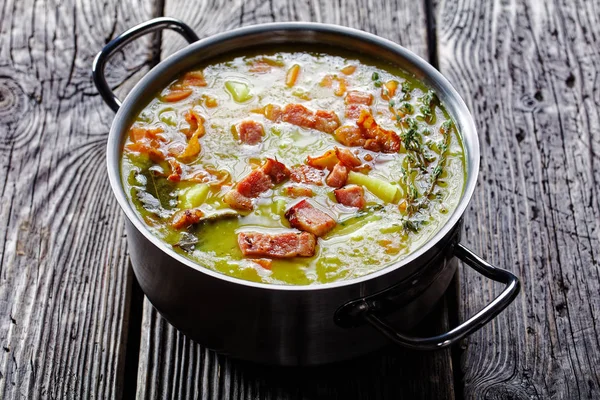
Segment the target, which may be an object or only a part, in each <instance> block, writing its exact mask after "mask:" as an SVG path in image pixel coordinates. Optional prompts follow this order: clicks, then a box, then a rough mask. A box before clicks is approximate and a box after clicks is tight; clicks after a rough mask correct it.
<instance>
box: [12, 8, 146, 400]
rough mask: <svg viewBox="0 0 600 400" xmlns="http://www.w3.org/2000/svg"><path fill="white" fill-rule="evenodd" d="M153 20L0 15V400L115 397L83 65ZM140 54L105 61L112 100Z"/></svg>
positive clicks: (102, 227)
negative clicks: (119, 36) (115, 38)
mask: <svg viewBox="0 0 600 400" xmlns="http://www.w3.org/2000/svg"><path fill="white" fill-rule="evenodd" d="M154 13H155V11H154V6H153V5H152V4H151V3H149V2H146V3H144V2H140V3H139V4H129V3H124V2H120V1H112V0H108V1H106V2H103V3H87V2H84V3H82V2H76V1H72V0H65V1H60V2H54V1H45V0H38V1H20V0H7V1H3V2H2V3H1V5H0V165H1V168H0V192H1V199H2V200H1V204H0V220H1V221H2V224H0V343H1V346H2V349H0V398H1V399H4V400H7V399H34V398H85V399H91V398H94V399H96V398H118V397H120V393H121V387H122V377H123V370H124V361H125V358H124V357H125V351H124V350H125V338H126V336H127V321H128V313H127V310H128V288H129V286H130V284H131V278H132V276H131V275H130V274H129V273H128V270H127V265H128V264H127V263H128V261H127V260H128V257H127V246H126V242H125V238H124V236H123V222H124V221H123V217H122V215H121V213H120V211H119V209H118V206H117V203H116V201H115V200H114V198H113V196H112V194H111V193H110V188H109V185H108V177H107V174H106V170H105V167H104V164H105V144H106V138H107V133H108V129H109V126H110V124H111V121H112V118H113V113H112V112H111V111H110V110H109V109H108V108H107V107H106V106H105V104H104V103H103V102H102V100H101V99H100V96H98V95H97V92H96V89H95V88H94V86H93V84H92V82H91V79H90V78H91V77H90V65H91V63H92V60H93V57H94V55H95V53H96V52H97V51H98V49H100V47H101V46H103V45H104V44H105V42H106V41H107V39H110V37H111V36H112V35H114V33H116V32H120V31H122V30H124V29H126V28H128V27H129V26H130V25H131V24H132V23H133V22H134V21H142V20H145V19H148V18H150V17H151V16H152V15H154ZM133 16H135V18H134V17H133ZM149 48H150V46H149V42H148V40H145V41H141V42H139V43H136V44H135V45H132V46H131V47H130V48H128V49H127V55H126V56H123V55H121V56H117V57H116V60H115V61H116V62H115V63H114V64H113V65H114V68H111V70H110V78H111V79H110V80H111V82H123V83H122V84H121V86H122V87H123V89H124V90H125V91H126V90H127V86H130V85H131V84H132V83H133V82H134V81H135V80H136V77H137V76H138V75H140V73H142V72H143V70H144V69H145V67H144V63H145V62H147V61H148V60H149V59H150V53H149V51H148V49H149ZM136 72H139V73H137V74H136Z"/></svg>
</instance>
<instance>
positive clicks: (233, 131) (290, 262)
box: [121, 49, 466, 284]
mask: <svg viewBox="0 0 600 400" xmlns="http://www.w3.org/2000/svg"><path fill="white" fill-rule="evenodd" d="M121 172H122V180H123V185H124V187H125V192H126V194H127V196H128V197H129V199H130V201H131V202H132V204H133V205H134V208H135V210H137V213H138V214H139V216H140V218H141V219H142V220H143V221H144V223H145V224H146V225H147V226H148V228H149V229H150V231H151V232H152V233H153V234H154V235H156V236H157V237H159V238H160V239H161V240H162V241H164V242H165V243H166V244H167V245H169V246H171V247H172V248H173V249H174V250H175V251H176V252H178V253H180V254H181V255H183V256H185V257H187V258H189V259H190V260H193V261H195V262H196V263H198V264H199V265H201V266H202V267H204V268H210V269H212V270H215V271H218V272H221V273H223V274H227V275H231V276H234V277H238V278H242V279H246V280H252V281H258V282H265V283H276V284H318V283H325V282H332V281H338V280H344V279H350V278H354V277H358V276H362V275H365V274H368V273H371V272H373V271H377V270H379V269H381V268H383V267H385V266H387V265H390V264H391V263H395V262H398V261H400V260H402V259H403V258H404V257H406V256H407V255H408V254H410V253H411V252H413V251H415V250H416V249H418V248H419V247H420V246H421V245H423V244H424V243H425V242H426V241H427V240H429V239H430V238H431V237H432V236H433V235H434V234H435V233H436V232H437V231H438V230H439V229H440V228H441V227H442V226H443V225H444V224H445V223H446V222H447V220H448V218H449V216H450V215H451V213H452V211H453V210H454V208H455V207H456V205H457V204H458V202H459V200H460V198H461V195H462V193H463V186H464V184H465V179H466V167H465V158H464V149H463V146H462V142H461V138H460V135H459V132H458V131H457V129H456V127H455V124H454V122H453V120H452V119H451V118H450V116H449V114H448V113H447V112H446V110H445V108H444V105H443V104H442V103H441V102H440V100H439V98H438V97H437V96H436V94H435V93H434V92H433V91H432V90H430V89H429V88H428V87H426V86H425V85H424V84H423V83H422V82H420V81H419V80H418V79H416V78H415V77H414V76H411V75H410V74H408V73H407V72H405V71H403V70H401V69H399V68H397V67H395V66H393V65H388V64H383V63H380V62H378V61H377V60H374V59H369V58H363V57H359V56H356V55H349V54H344V53H336V52H329V51H318V50H317V51H314V52H307V51H294V50H293V49H292V50H290V49H288V50H281V51H272V50H271V51H269V52H262V53H253V54H251V55H239V56H235V55H234V56H231V57H229V58H223V59H217V60H212V61H211V62H209V63H206V64H204V65H199V66H198V67H197V68H196V69H194V70H191V71H188V72H186V73H184V74H183V75H182V76H180V77H179V78H178V79H176V80H175V81H173V82H172V83H171V84H170V85H169V86H168V87H166V88H165V89H164V90H162V91H161V92H160V93H158V94H157V95H156V97H154V98H153V99H152V100H151V101H150V102H149V103H148V104H147V105H146V106H145V108H144V109H143V110H142V111H141V112H140V113H139V115H138V116H137V118H136V119H135V121H134V122H133V124H132V126H131V128H130V130H129V134H128V135H127V138H126V140H125V143H124V147H123V156H122V163H121Z"/></svg>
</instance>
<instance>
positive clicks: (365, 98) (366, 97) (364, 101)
mask: <svg viewBox="0 0 600 400" xmlns="http://www.w3.org/2000/svg"><path fill="white" fill-rule="evenodd" d="M344 102H345V103H346V112H345V115H346V118H351V119H355V118H358V117H359V116H360V113H361V111H362V110H369V106H370V105H371V104H372V103H373V95H372V94H371V93H365V92H359V91H357V90H353V91H350V92H348V94H347V95H346V97H345V98H344Z"/></svg>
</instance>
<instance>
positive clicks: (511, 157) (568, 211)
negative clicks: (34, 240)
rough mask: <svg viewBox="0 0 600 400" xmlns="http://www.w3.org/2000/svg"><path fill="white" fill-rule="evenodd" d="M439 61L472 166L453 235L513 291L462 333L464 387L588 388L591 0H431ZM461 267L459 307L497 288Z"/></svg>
mask: <svg viewBox="0 0 600 400" xmlns="http://www.w3.org/2000/svg"><path fill="white" fill-rule="evenodd" d="M436 20H437V27H438V44H439V60H440V68H441V70H442V72H443V73H444V74H445V75H446V76H448V77H449V78H450V80H451V81H452V83H453V84H454V85H455V87H456V88H457V89H458V91H459V92H460V93H461V94H462V96H463V97H464V99H465V100H466V101H467V103H468V105H469V107H470V109H471V110H472V112H473V115H474V116H475V120H476V121H477V127H478V129H479V135H480V139H481V151H482V155H481V161H482V165H481V175H480V179H479V184H478V187H477V189H476V194H475V197H474V199H473V201H472V204H471V207H470V209H469V210H468V212H467V215H466V218H465V222H466V225H465V235H464V241H465V242H466V243H467V244H468V245H470V246H471V247H472V248H473V249H474V250H476V251H477V252H479V253H481V254H483V255H485V257H486V258H487V259H488V260H490V261H491V262H493V263H494V264H496V265H498V266H503V267H505V268H509V269H511V270H512V271H515V272H517V273H518V274H519V275H520V276H521V279H522V286H523V289H522V293H521V295H520V296H519V297H518V298H517V300H516V302H515V304H513V305H512V306H511V307H510V308H509V309H508V310H507V311H506V312H504V313H503V314H501V315H500V316H499V317H498V318H496V319H495V320H494V321H493V322H492V323H491V324H490V325H488V326H486V327H485V328H484V329H482V330H481V331H480V332H479V333H476V334H475V335H473V336H472V337H471V338H470V339H469V340H468V342H467V343H468V347H467V348H466V350H465V352H464V354H463V356H462V370H463V371H464V384H465V388H464V394H465V397H466V398H469V399H484V398H485V399H504V398H515V399H525V398H537V399H549V398H553V399H591V398H595V399H598V398H600V369H599V368H598V365H600V266H599V264H598V260H599V259H600V203H599V194H600V193H599V186H598V183H599V182H600V168H599V167H600V164H599V162H600V159H599V155H600V133H599V131H600V113H599V109H600V108H599V103H600V93H599V88H600V86H599V84H598V70H599V68H600V8H599V7H598V2H593V1H573V2H571V1H547V2H546V1H544V2H541V1H525V2H506V3H500V2H485V1H479V0H469V1H441V2H440V7H439V8H438V9H437V10H436ZM461 276H462V279H461V287H462V289H463V290H462V296H461V299H460V305H461V306H460V310H461V317H462V318H464V317H465V316H466V315H468V314H470V313H472V312H473V311H476V310H477V309H478V308H480V307H482V306H483V305H484V304H485V303H487V302H488V301H490V299H491V298H492V297H493V296H495V295H496V294H497V293H498V292H499V290H500V289H501V288H500V287H498V285H493V284H490V283H489V281H487V280H485V279H482V278H481V277H480V276H479V275H477V274H476V273H473V272H471V271H467V272H466V273H463V274H462V275H461Z"/></svg>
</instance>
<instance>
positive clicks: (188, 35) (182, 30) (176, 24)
mask: <svg viewBox="0 0 600 400" xmlns="http://www.w3.org/2000/svg"><path fill="white" fill-rule="evenodd" d="M162 29H171V30H174V31H175V32H178V33H179V34H181V36H183V37H184V38H185V40H187V41H188V42H189V43H193V42H196V41H198V40H200V38H199V37H198V35H196V33H195V32H194V31H193V30H192V28H190V27H189V26H188V25H186V24H184V23H183V22H181V21H180V20H178V19H175V18H167V17H160V18H154V19H151V20H149V21H146V22H143V23H141V24H139V25H136V26H134V27H133V28H131V29H129V30H127V31H125V32H123V33H122V34H120V35H119V36H117V37H116V38H114V39H113V40H111V41H110V42H108V44H107V45H106V46H104V48H103V49H102V50H100V52H99V53H98V55H97V56H96V58H95V59H94V63H93V64H92V77H93V78H94V84H95V85H96V88H97V89H98V92H99V93H100V95H101V96H102V98H103V99H104V102H105V103H106V104H107V105H108V106H109V107H110V108H111V109H112V110H113V111H114V112H117V111H118V110H119V107H121V100H119V99H118V98H117V96H115V94H114V93H113V91H112V89H111V88H110V86H109V85H108V83H107V82H106V78H105V77H104V67H105V66H106V62H107V61H108V59H109V57H110V56H112V54H113V53H114V52H116V51H118V50H120V49H121V48H122V47H123V46H125V45H126V44H127V43H129V42H131V41H133V40H135V39H137V38H139V37H141V36H143V35H146V34H148V33H150V32H154V31H158V30H162Z"/></svg>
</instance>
